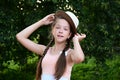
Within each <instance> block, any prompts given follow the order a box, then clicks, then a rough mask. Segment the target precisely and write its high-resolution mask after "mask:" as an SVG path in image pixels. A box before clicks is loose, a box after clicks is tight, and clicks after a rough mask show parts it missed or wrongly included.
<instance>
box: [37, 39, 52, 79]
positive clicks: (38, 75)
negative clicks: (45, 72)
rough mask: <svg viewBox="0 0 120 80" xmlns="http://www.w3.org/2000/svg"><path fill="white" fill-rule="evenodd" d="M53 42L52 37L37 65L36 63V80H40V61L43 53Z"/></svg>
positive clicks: (45, 51)
mask: <svg viewBox="0 0 120 80" xmlns="http://www.w3.org/2000/svg"><path fill="white" fill-rule="evenodd" d="M53 42H54V39H53V38H52V39H51V41H50V42H49V44H48V45H47V47H46V49H45V50H44V52H43V55H42V56H41V58H40V60H39V62H38V65H37V70H36V80H41V74H42V67H41V63H42V60H43V58H44V56H45V54H46V53H47V51H48V49H49V47H50V45H51V44H52V43H53Z"/></svg>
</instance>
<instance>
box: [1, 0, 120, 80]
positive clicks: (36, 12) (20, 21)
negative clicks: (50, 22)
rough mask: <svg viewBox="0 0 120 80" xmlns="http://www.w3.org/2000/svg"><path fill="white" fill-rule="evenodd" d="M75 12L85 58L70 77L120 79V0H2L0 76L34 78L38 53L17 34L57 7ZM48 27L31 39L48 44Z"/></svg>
mask: <svg viewBox="0 0 120 80" xmlns="http://www.w3.org/2000/svg"><path fill="white" fill-rule="evenodd" d="M60 9H62V10H65V11H66V10H69V11H72V12H74V13H75V14H76V15H77V16H78V18H79V21H80V24H79V27H78V32H79V33H85V34H86V35H87V37H86V39H84V40H83V41H81V42H80V44H81V46H82V48H83V50H84V53H85V56H86V57H85V61H84V62H83V63H81V64H77V65H75V66H74V67H73V71H72V77H71V80H120V0H0V80H34V79H35V72H36V65H37V62H38V60H39V56H37V55H35V54H33V53H32V52H29V51H28V50H27V49H26V48H24V47H23V46H22V45H21V44H20V43H19V42H17V40H16V38H15V35H16V34H17V33H18V32H19V31H21V30H22V29H24V28H26V27H27V26H29V25H31V24H33V23H34V22H36V21H38V20H40V19H41V18H43V17H44V16H46V15H47V14H50V13H54V12H55V11H56V10H60ZM48 34H49V27H42V28H41V29H38V30H37V31H35V32H34V33H33V34H32V35H31V36H30V39H31V40H33V41H35V42H36V43H42V44H44V45H46V44H47V43H48V42H49V38H48V37H46V36H48Z"/></svg>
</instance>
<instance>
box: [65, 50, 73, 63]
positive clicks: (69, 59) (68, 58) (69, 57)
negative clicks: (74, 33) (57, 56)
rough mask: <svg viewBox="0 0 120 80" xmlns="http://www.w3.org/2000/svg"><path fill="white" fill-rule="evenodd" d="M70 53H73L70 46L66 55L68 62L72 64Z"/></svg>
mask: <svg viewBox="0 0 120 80" xmlns="http://www.w3.org/2000/svg"><path fill="white" fill-rule="evenodd" d="M71 54H73V49H71V48H70V49H68V50H67V54H66V57H67V61H68V63H69V64H71V65H73V64H74V62H73V61H72V58H71Z"/></svg>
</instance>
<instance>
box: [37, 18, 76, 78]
mask: <svg viewBox="0 0 120 80" xmlns="http://www.w3.org/2000/svg"><path fill="white" fill-rule="evenodd" d="M57 19H64V18H63V17H56V18H55V21H54V22H53V24H52V27H54V25H55V24H56V22H57ZM70 26H71V25H70ZM70 32H71V33H72V34H71V37H70V38H69V39H67V44H66V47H65V48H64V49H63V51H62V54H61V55H60V57H59V58H58V60H57V63H56V66H55V73H54V76H55V79H56V80H59V79H60V78H61V76H62V75H63V74H64V72H65V69H66V56H65V51H67V50H68V49H69V47H70V42H71V39H72V37H73V36H74V32H73V31H72V29H71V27H70ZM53 42H54V38H52V39H51V41H50V42H49V44H48V45H47V47H46V49H45V51H44V53H43V56H42V57H41V58H40V60H39V62H38V65H37V70H36V80H41V75H42V67H41V63H42V60H43V58H44V56H45V54H46V53H47V51H48V49H49V47H50V46H51V44H53ZM59 66H61V67H59Z"/></svg>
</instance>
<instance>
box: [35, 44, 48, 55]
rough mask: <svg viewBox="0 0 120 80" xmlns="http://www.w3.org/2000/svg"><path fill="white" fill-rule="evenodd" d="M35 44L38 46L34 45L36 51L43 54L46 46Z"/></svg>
mask: <svg viewBox="0 0 120 80" xmlns="http://www.w3.org/2000/svg"><path fill="white" fill-rule="evenodd" d="M37 45H38V47H36V48H37V50H36V51H38V52H36V53H37V54H38V55H43V52H44V50H45V49H46V46H45V45H41V44H37Z"/></svg>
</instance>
